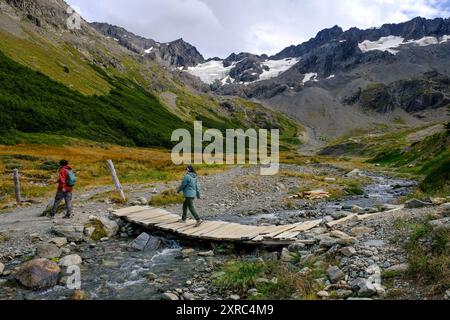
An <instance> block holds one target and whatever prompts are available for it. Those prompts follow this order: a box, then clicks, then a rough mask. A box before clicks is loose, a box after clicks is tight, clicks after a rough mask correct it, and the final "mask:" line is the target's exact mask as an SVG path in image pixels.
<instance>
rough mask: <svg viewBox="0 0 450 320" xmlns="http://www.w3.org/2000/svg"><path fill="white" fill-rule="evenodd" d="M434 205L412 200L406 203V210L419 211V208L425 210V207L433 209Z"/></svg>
mask: <svg viewBox="0 0 450 320" xmlns="http://www.w3.org/2000/svg"><path fill="white" fill-rule="evenodd" d="M432 205H433V204H432V203H430V202H424V201H421V200H417V199H412V200H409V201H407V202H405V208H406V209H419V208H425V207H431V206H432Z"/></svg>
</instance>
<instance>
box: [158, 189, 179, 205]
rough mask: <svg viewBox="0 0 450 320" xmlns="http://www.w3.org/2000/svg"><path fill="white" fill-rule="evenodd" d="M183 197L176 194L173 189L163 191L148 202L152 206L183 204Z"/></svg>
mask: <svg viewBox="0 0 450 320" xmlns="http://www.w3.org/2000/svg"><path fill="white" fill-rule="evenodd" d="M183 201H184V197H183V195H182V194H181V193H177V192H176V191H175V190H173V189H168V190H165V191H163V192H162V193H161V194H159V195H156V196H154V197H153V198H152V200H151V201H150V205H153V206H167V205H171V204H178V203H183Z"/></svg>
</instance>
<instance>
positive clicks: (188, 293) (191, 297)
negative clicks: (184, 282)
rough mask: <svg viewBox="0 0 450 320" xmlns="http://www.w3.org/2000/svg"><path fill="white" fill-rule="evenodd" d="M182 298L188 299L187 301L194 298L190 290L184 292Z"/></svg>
mask: <svg viewBox="0 0 450 320" xmlns="http://www.w3.org/2000/svg"><path fill="white" fill-rule="evenodd" d="M183 298H184V300H188V301H191V300H195V299H194V295H193V294H192V293H190V292H184V293H183Z"/></svg>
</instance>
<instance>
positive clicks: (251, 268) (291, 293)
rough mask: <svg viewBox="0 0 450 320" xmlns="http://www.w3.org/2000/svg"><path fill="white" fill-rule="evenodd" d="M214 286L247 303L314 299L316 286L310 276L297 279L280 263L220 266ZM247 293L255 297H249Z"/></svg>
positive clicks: (315, 297)
mask: <svg viewBox="0 0 450 320" xmlns="http://www.w3.org/2000/svg"><path fill="white" fill-rule="evenodd" d="M214 284H215V285H216V286H217V287H219V288H220V289H222V290H232V291H233V292H237V293H239V294H240V295H241V296H244V297H247V298H250V299H257V300H259V299H262V300H266V299H271V300H285V299H303V300H315V299H317V296H316V292H317V290H319V289H320V288H319V285H318V283H317V282H316V281H315V280H314V277H313V276H312V274H308V275H305V276H300V275H299V274H298V270H297V271H295V270H292V269H290V268H288V267H287V266H286V265H285V264H283V263H281V262H263V261H254V262H248V261H231V262H229V263H227V264H225V265H224V266H223V268H222V269H221V273H218V276H217V278H216V279H215V280H214ZM249 289H256V290H257V294H254V295H249V296H248V291H249Z"/></svg>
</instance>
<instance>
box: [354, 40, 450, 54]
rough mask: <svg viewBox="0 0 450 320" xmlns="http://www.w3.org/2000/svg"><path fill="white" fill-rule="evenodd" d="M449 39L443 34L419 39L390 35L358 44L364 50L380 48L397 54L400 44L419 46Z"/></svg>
mask: <svg viewBox="0 0 450 320" xmlns="http://www.w3.org/2000/svg"><path fill="white" fill-rule="evenodd" d="M449 40H450V36H443V37H441V38H437V37H424V38H422V39H418V40H405V39H404V38H402V37H397V36H388V37H381V38H380V39H379V40H378V41H369V40H365V41H363V42H361V43H359V44H358V46H359V49H361V51H362V52H369V51H373V50H378V51H387V52H389V53H392V54H394V55H395V54H397V53H398V52H399V49H400V46H404V45H416V46H419V47H426V46H430V45H433V44H441V43H444V42H447V41H449ZM395 49H397V50H395Z"/></svg>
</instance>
